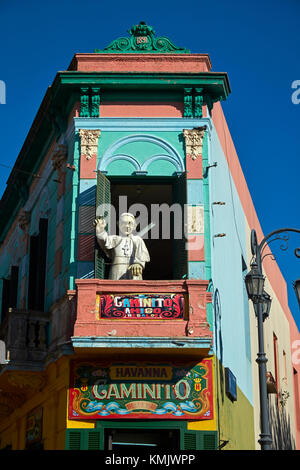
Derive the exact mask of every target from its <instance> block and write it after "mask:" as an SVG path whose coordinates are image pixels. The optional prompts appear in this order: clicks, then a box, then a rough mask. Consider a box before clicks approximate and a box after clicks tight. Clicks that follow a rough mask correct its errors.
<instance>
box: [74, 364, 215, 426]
mask: <svg viewBox="0 0 300 470" xmlns="http://www.w3.org/2000/svg"><path fill="white" fill-rule="evenodd" d="M69 393H70V396H69V419H105V418H108V419H109V418H118V419H119V418H125V419H128V418H143V419H144V418H149V419H155V418H162V419H212V418H213V387H212V360H211V359H203V360H202V361H201V362H200V363H198V364H184V365H179V364H175V363H174V364H161V363H146V362H141V363H140V362H139V363H129V362H128V363H109V362H101V363H100V362H88V363H76V362H74V363H73V366H72V375H71V386H70V392H69Z"/></svg>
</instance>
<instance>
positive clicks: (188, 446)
mask: <svg viewBox="0 0 300 470" xmlns="http://www.w3.org/2000/svg"><path fill="white" fill-rule="evenodd" d="M197 448H198V447H197V432H196V431H185V432H184V433H183V449H182V450H197Z"/></svg>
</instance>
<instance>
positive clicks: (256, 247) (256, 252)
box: [251, 228, 300, 272]
mask: <svg viewBox="0 0 300 470" xmlns="http://www.w3.org/2000/svg"><path fill="white" fill-rule="evenodd" d="M286 232H294V233H299V234H300V230H299V229H297V228H280V229H277V230H273V231H272V232H270V233H269V234H268V235H266V236H265V237H264V238H263V239H262V241H261V242H260V243H259V244H258V242H257V235H256V231H255V230H254V229H253V230H252V231H251V251H252V255H253V256H255V258H256V262H257V266H258V269H259V271H260V272H262V258H261V254H262V251H263V249H264V247H265V245H266V243H267V242H268V240H270V238H272V237H273V236H274V235H278V234H280V233H286ZM299 252H300V248H296V250H295V255H296V256H297V257H299Z"/></svg>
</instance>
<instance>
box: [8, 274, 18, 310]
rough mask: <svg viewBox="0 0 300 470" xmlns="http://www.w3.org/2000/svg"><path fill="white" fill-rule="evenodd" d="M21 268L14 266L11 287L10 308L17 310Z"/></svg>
mask: <svg viewBox="0 0 300 470" xmlns="http://www.w3.org/2000/svg"><path fill="white" fill-rule="evenodd" d="M18 281H19V267H18V266H12V267H11V274H10V285H9V307H11V308H16V307H17V302H18Z"/></svg>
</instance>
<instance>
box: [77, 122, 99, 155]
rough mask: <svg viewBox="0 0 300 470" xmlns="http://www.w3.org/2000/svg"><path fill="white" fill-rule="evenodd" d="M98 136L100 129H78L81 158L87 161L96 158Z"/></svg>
mask: <svg viewBox="0 0 300 470" xmlns="http://www.w3.org/2000/svg"><path fill="white" fill-rule="evenodd" d="M100 134H101V131H100V129H93V130H91V129H79V135H80V139H81V151H80V154H81V156H85V158H86V159H87V160H90V159H91V158H92V157H93V156H97V153H98V140H99V137H100Z"/></svg>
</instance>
